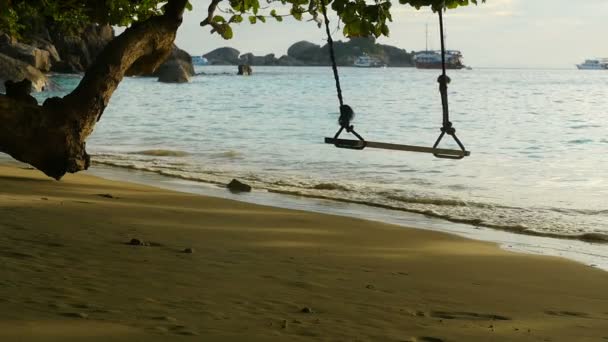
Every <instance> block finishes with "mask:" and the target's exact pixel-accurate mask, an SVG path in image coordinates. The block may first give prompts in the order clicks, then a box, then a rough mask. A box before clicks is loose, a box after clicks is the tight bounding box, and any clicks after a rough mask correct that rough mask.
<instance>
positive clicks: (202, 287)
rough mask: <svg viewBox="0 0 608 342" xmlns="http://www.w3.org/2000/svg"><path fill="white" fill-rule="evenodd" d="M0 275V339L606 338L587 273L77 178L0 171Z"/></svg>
mask: <svg viewBox="0 0 608 342" xmlns="http://www.w3.org/2000/svg"><path fill="white" fill-rule="evenodd" d="M132 239H139V240H140V241H142V242H143V245H131V244H129V242H130V241H131V240H132ZM187 248H191V249H192V250H193V253H186V252H184V250H185V249H187ZM0 264H1V267H2V277H0V340H1V341H174V340H191V341H199V340H204V341H269V340H270V341H299V340H301V341H304V340H322V341H602V340H608V273H607V272H604V271H601V270H597V269H594V268H591V267H588V266H584V265H581V264H577V263H574V262H572V261H568V260H564V259H558V258H552V257H542V256H535V255H527V254H515V253H510V252H507V251H504V250H501V249H500V248H498V247H497V246H495V245H493V244H490V243H484V242H478V241H472V240H467V239H464V238H460V237H455V236H452V235H447V234H443V233H438V232H432V231H423V230H416V229H405V228H402V227H397V226H392V225H388V224H383V223H378V222H370V221H364V220H359V219H351V218H345V217H337V216H330V215H323V214H317V213H309V212H302V211H294V210H285V209H277V208H272V207H265V206H258V205H253V204H246V203H241V202H235V201H230V200H225V199H218V198H212V197H203V196H196V195H189V194H183V193H177V192H171V191H167V190H161V189H156V188H152V187H147V186H141V185H135V184H129V183H121V182H114V181H107V180H103V179H100V178H96V177H92V176H90V175H83V174H79V175H69V176H66V177H65V179H64V180H63V181H61V182H55V181H53V180H50V179H47V178H45V177H44V176H42V175H41V174H40V173H39V172H37V171H34V170H27V169H23V168H19V167H16V166H9V165H6V166H0Z"/></svg>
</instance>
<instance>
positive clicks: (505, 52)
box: [176, 0, 608, 68]
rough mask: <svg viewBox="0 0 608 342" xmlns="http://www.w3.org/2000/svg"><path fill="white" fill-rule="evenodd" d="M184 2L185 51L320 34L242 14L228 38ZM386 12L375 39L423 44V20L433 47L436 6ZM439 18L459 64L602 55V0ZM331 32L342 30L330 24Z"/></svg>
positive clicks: (563, 64)
mask: <svg viewBox="0 0 608 342" xmlns="http://www.w3.org/2000/svg"><path fill="white" fill-rule="evenodd" d="M263 1H264V0H260V2H261V3H262V2H263ZM191 2H192V4H193V5H194V10H193V11H192V12H188V13H186V15H185V20H184V23H183V25H182V27H181V28H180V30H179V32H178V36H177V41H176V43H177V45H178V46H179V47H181V48H182V49H185V50H186V51H188V52H190V53H191V54H192V55H202V54H204V53H207V52H209V51H211V50H213V49H215V48H218V47H223V46H230V47H234V48H236V49H238V50H239V51H240V52H241V53H247V52H252V53H254V54H256V55H266V54H268V53H274V54H275V55H276V56H277V57H280V56H281V55H284V54H286V53H287V49H288V48H289V46H290V45H291V44H293V43H295V42H298V41H301V40H307V41H310V42H313V43H316V44H319V45H322V44H325V42H326V39H325V37H324V31H323V30H321V29H319V28H318V27H317V26H316V24H315V23H313V22H306V21H302V22H298V21H295V20H293V19H286V20H285V21H283V22H282V23H277V22H275V21H274V20H268V21H267V23H266V24H259V23H258V24H255V25H251V24H249V23H245V22H246V20H245V21H244V22H243V23H241V24H239V25H235V26H234V33H235V34H234V38H233V39H231V40H228V41H227V40H224V39H222V38H221V37H219V35H217V34H210V33H209V31H210V29H209V27H200V26H199V23H200V21H201V20H202V19H203V18H204V17H205V16H206V11H207V6H208V4H209V0H191ZM224 6H226V5H224ZM220 7H221V5H220ZM279 12H280V13H282V12H281V11H280V10H279ZM283 12H288V10H287V9H286V10H284V11H283ZM392 13H393V22H392V23H391V24H390V25H389V27H390V30H391V34H390V37H382V38H380V39H379V42H380V43H383V44H390V45H394V46H398V47H400V48H403V49H406V50H407V51H411V50H424V47H425V39H426V38H425V36H426V35H425V27H426V25H427V24H428V27H429V48H439V39H438V36H439V32H438V22H437V16H436V14H433V13H432V12H431V11H430V10H428V9H423V10H415V9H414V8H412V7H409V6H407V5H399V4H398V2H397V1H395V2H394V5H393V9H392ZM444 20H445V26H446V35H447V45H448V48H450V49H455V50H460V51H462V53H463V55H464V60H465V64H467V65H471V66H473V67H543V68H574V65H575V64H577V63H580V62H582V61H583V60H584V59H588V58H597V57H608V43H606V38H607V37H608V0H576V1H575V0H487V1H486V3H485V4H480V5H478V6H467V7H463V8H459V9H456V10H450V11H448V13H447V14H446V15H445V17H444ZM334 39H335V40H340V39H341V40H345V39H346V38H344V37H343V36H342V34H341V32H340V31H338V32H337V33H336V36H335V37H334Z"/></svg>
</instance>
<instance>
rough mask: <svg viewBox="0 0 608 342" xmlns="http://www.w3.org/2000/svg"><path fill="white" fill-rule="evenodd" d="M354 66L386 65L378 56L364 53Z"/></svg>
mask: <svg viewBox="0 0 608 342" xmlns="http://www.w3.org/2000/svg"><path fill="white" fill-rule="evenodd" d="M353 66H355V67H357V68H382V67H385V66H386V65H385V64H384V63H383V62H382V61H381V60H379V59H378V58H375V57H372V56H369V55H367V54H363V55H362V56H359V57H357V59H356V60H355V63H354V64H353Z"/></svg>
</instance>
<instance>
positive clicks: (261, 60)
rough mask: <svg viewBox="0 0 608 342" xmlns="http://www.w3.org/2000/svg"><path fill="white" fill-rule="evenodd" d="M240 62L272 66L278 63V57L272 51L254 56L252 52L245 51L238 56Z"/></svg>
mask: <svg viewBox="0 0 608 342" xmlns="http://www.w3.org/2000/svg"><path fill="white" fill-rule="evenodd" d="M239 61H240V63H241V64H249V65H256V66H272V65H277V64H278V59H277V58H276V57H275V55H274V53H269V54H267V55H266V56H255V55H254V54H252V53H246V54H243V55H241V57H239Z"/></svg>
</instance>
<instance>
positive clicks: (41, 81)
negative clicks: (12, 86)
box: [0, 53, 47, 92]
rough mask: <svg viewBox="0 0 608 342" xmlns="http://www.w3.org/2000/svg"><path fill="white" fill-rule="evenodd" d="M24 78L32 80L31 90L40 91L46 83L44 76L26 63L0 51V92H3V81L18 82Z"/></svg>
mask: <svg viewBox="0 0 608 342" xmlns="http://www.w3.org/2000/svg"><path fill="white" fill-rule="evenodd" d="M24 79H27V80H29V81H30V82H32V86H31V88H32V90H33V91H42V90H44V89H45V87H46V85H47V78H46V76H45V75H44V74H43V73H42V72H40V70H38V69H36V68H34V67H33V66H31V65H30V64H28V63H25V62H22V61H20V60H17V59H15V58H12V57H9V56H7V55H5V54H2V53H0V92H5V91H6V90H5V89H4V82H6V81H13V82H20V81H23V80H24Z"/></svg>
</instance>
